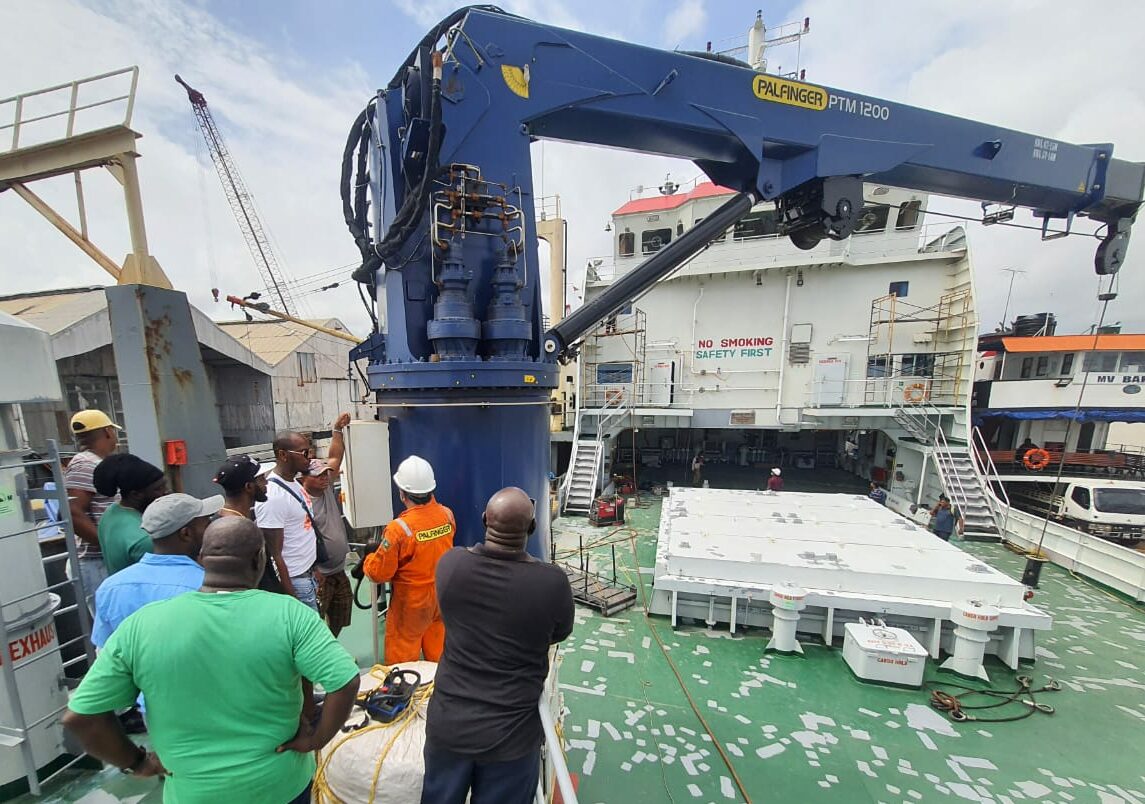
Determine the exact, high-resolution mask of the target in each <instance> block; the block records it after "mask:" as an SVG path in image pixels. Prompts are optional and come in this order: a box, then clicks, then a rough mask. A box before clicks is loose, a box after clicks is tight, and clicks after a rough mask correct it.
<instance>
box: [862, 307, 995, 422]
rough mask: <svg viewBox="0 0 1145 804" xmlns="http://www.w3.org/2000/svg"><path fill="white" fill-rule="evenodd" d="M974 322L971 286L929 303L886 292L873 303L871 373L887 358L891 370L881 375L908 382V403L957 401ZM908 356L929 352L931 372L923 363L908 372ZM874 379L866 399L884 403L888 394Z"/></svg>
mask: <svg viewBox="0 0 1145 804" xmlns="http://www.w3.org/2000/svg"><path fill="white" fill-rule="evenodd" d="M974 323H975V317H974V305H973V297H972V294H971V292H970V290H969V289H967V288H962V289H959V290H953V291H948V292H946V293H944V294H942V296H940V297H939V300H938V302H937V303H936V304H931V305H926V306H921V305H917V304H912V303H911V302H908V301H906V300H904V299H902V298H900V297H899V296H898V295H897V294H894V293H888V294H887V295H885V296H880V297H878V298H876V299H874V300H873V301H872V302H871V316H870V323H869V326H868V338H867V370H868V375H869V371H870V368H871V366H875V365H878V364H879V363H880V362H881V364H882V366H883V369H884V371H885V373H884V374H882V375H881V376H880V377H878V379H883V380H884V381H885V383H892V382H896V381H898V382H904V383H907V385H905V386H904V391H903V399H902V403H903V404H904V405H908V406H909V405H912V404H931V405H939V406H946V405H957V404H958V399H959V389H960V388H961V387H962V384H963V382H964V380H965V375H966V371H967V350H968V349H969V348H970V341H971V338H972V336H973V334H974V333H973V330H974ZM904 327H905V328H906V330H905V332H906V334H905V335H904ZM920 336H921V337H920ZM904 337H908V338H910V340H909V342H904ZM916 338H919V339H917V340H916ZM925 347H929V348H925ZM907 355H910V356H917V355H927V356H928V357H929V358H930V365H929V367H928V373H918V372H919V370H918V367H917V366H912V369H911V372H910V373H905V372H903V370H902V362H901V360H902V358H903V357H904V356H907ZM896 358H897V360H896ZM870 379H871V378H870V377H869V376H868V382H867V383H866V388H865V394H866V397H865V400H864V401H865V402H866V403H867V404H878V403H879V402H880V401H881V398H882V396H883V394H882V393H881V392H880V389H879V388H878V387H876V386H877V385H879V384H878V383H873V382H871V381H870ZM911 381H913V382H911ZM885 383H883V384H885Z"/></svg>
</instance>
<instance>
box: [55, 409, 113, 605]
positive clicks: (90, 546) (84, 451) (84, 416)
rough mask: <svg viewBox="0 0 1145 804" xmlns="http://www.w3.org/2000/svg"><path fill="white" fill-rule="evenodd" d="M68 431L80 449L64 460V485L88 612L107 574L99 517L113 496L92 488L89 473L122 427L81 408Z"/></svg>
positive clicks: (107, 453) (111, 451) (104, 455)
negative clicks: (100, 542)
mask: <svg viewBox="0 0 1145 804" xmlns="http://www.w3.org/2000/svg"><path fill="white" fill-rule="evenodd" d="M71 427H72V434H73V435H74V436H75V439H76V443H77V444H78V445H79V448H80V452H79V453H77V454H76V456H75V457H74V458H72V459H71V461H70V462H69V463H68V468H67V471H65V472H64V486H65V487H66V488H67V490H68V497H69V508H70V509H71V514H72V526H73V527H74V528H75V532H76V542H77V547H78V548H79V558H80V561H79V566H80V581H81V582H82V583H83V588H84V595H85V596H86V598H87V607H88V611H91V612H92V613H94V612H95V590H96V589H97V588H98V587H99V585H100V584H101V583H102V582H103V580H104V578H106V577H107V569H106V568H105V567H104V565H103V553H102V552H100V549H99V519H100V517H101V516H103V512H104V511H106V510H107V509H108V508H110V507H111V505H112V503H114V502H115V501H116V499H118V498H117V497H106V496H104V495H102V494H100V493H99V492H98V491H96V490H95V484H94V483H93V482H92V473H93V472H94V471H95V467H97V466H99V463H100V461H102V460H103V459H104V458H106V457H107V456H108V455H110V454H111V453H113V452H115V450H116V448H117V447H118V446H119V431H120V430H121V429H122V428H121V427H120V426H119V425H118V424H116V423H115V422H113V421H112V420H111V419H110V418H108V415H107V414H106V413H104V412H103V411H102V410H81V411H80V412H79V413H77V414H76V415H75V416H72V422H71Z"/></svg>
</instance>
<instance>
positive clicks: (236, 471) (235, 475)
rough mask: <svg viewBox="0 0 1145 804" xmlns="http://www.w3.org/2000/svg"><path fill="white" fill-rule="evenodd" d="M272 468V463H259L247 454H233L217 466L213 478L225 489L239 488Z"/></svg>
mask: <svg viewBox="0 0 1145 804" xmlns="http://www.w3.org/2000/svg"><path fill="white" fill-rule="evenodd" d="M273 468H274V464H273V463H259V462H258V461H256V460H255V459H254V458H252V457H251V456H249V455H235V456H234V457H231V458H228V459H227V461H226V463H224V464H223V465H222V466H220V467H219V471H218V472H216V473H215V477H214V480H215V482H216V483H218V484H219V485H220V486H222V487H223V488H224V489H227V490H232V491H233V490H237V489H241V488H242V487H243V486H245V485H246V484H247V483H249V482H251V481H252V480H254V479H255V478H256V477H259V476H260V475H265V474H266V473H268V472H269V471H270V470H271V469H273Z"/></svg>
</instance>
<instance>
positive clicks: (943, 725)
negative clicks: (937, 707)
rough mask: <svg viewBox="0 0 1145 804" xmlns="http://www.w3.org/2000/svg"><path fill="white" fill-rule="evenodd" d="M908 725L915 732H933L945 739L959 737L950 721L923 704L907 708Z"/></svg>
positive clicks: (911, 705)
mask: <svg viewBox="0 0 1145 804" xmlns="http://www.w3.org/2000/svg"><path fill="white" fill-rule="evenodd" d="M906 723H907V725H908V726H910V727H911V728H912V729H914V730H915V731H933V732H934V733H935V734H941V735H943V736H945V737H957V736H958V732H957V731H955V729H954V727H953V726H951V725H950V721H948V720H947V719H946V718H944V717H943V716H942V715H940V714H939V713H938V712H936V711H934V710H933V709H931V708H930V707H929V706H923V705H922V704H910V705H909V706H907V708H906Z"/></svg>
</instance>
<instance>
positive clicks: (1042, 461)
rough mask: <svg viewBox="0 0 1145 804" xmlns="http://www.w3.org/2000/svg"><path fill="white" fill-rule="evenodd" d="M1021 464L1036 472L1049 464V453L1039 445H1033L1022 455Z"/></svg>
mask: <svg viewBox="0 0 1145 804" xmlns="http://www.w3.org/2000/svg"><path fill="white" fill-rule="evenodd" d="M1022 465H1023V466H1025V467H1026V468H1027V469H1032V470H1033V471H1035V472H1037V471H1039V470H1041V469H1045V468H1046V467H1047V466H1049V465H1050V454H1049V453H1048V452H1046V451H1045V450H1044V449H1042V448H1041V447H1035V448H1034V449H1032V450H1030V451H1028V452H1027V453H1026V454H1025V455H1023V456H1022Z"/></svg>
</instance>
